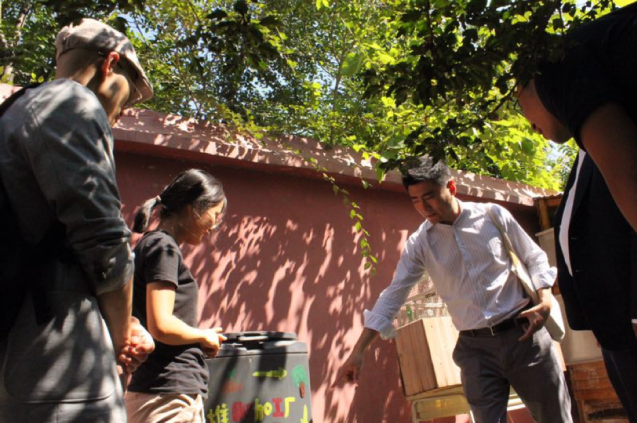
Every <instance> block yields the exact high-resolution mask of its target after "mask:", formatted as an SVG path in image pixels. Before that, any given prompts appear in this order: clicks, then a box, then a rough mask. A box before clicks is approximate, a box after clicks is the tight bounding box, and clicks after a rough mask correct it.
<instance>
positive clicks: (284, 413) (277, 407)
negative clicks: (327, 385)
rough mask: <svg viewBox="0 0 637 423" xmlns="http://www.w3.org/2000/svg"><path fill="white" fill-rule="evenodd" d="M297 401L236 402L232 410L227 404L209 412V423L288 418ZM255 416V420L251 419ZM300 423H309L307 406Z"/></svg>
mask: <svg viewBox="0 0 637 423" xmlns="http://www.w3.org/2000/svg"><path fill="white" fill-rule="evenodd" d="M295 401H296V398H294V397H287V398H272V401H270V402H268V401H266V402H263V403H262V402H261V401H259V399H256V400H254V404H253V403H243V402H241V401H236V402H234V403H232V406H231V408H228V405H227V404H219V405H217V406H216V407H214V408H211V409H209V410H208V414H207V416H206V417H207V418H208V423H230V422H243V421H255V422H261V421H263V420H265V419H266V417H272V418H288V417H290V408H291V404H292V403H294V402H295ZM251 415H252V416H254V418H253V419H252V418H250V417H251ZM300 423H308V410H307V405H306V404H304V405H303V417H302V418H301V419H300Z"/></svg>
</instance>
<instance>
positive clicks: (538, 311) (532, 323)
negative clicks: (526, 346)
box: [518, 288, 551, 341]
mask: <svg viewBox="0 0 637 423" xmlns="http://www.w3.org/2000/svg"><path fill="white" fill-rule="evenodd" d="M537 293H538V296H539V297H540V303H539V304H538V305H536V306H533V307H531V308H530V309H528V310H524V311H523V312H522V313H520V315H519V316H518V319H527V321H528V322H527V323H524V324H522V327H523V328H524V330H525V331H526V332H524V335H522V336H521V337H520V338H519V339H518V341H526V340H527V339H529V338H530V337H532V336H533V334H534V333H535V332H537V331H538V330H540V329H542V328H543V327H544V324H545V323H546V320H547V319H548V318H549V314H551V289H550V288H545V289H539V290H538V292H537Z"/></svg>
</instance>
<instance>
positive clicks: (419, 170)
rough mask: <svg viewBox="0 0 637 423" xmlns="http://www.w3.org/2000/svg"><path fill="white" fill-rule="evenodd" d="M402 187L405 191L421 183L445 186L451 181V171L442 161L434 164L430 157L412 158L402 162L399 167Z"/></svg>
mask: <svg viewBox="0 0 637 423" xmlns="http://www.w3.org/2000/svg"><path fill="white" fill-rule="evenodd" d="M401 172H402V174H403V185H404V186H405V189H406V188H408V187H409V186H410V185H416V184H419V183H421V182H429V181H431V182H435V183H436V184H438V185H440V186H445V185H446V184H447V182H449V180H450V179H451V171H450V170H449V167H447V165H446V164H445V162H443V161H442V160H440V161H438V162H437V163H434V159H432V158H431V157H430V156H422V157H414V158H411V159H409V160H407V161H405V162H404V164H403V165H402V166H401Z"/></svg>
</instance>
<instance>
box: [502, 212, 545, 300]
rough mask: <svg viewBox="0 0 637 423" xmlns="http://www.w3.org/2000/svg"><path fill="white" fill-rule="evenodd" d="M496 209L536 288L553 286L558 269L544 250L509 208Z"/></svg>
mask: <svg viewBox="0 0 637 423" xmlns="http://www.w3.org/2000/svg"><path fill="white" fill-rule="evenodd" d="M495 211H496V213H498V214H499V215H500V219H501V220H500V221H503V222H504V229H505V230H506V232H507V233H508V234H509V238H510V239H511V244H513V249H514V250H515V253H516V254H517V255H518V257H519V258H520V260H521V261H522V263H524V265H525V266H526V268H527V270H528V272H529V276H531V281H532V282H533V285H534V286H535V289H536V290H537V289H543V288H551V287H552V286H553V284H554V283H555V278H556V277H557V270H556V269H555V268H554V267H551V266H550V265H549V261H548V257H547V256H546V253H545V252H544V250H542V249H541V248H540V246H539V245H537V244H536V243H535V242H534V241H533V239H531V237H530V236H529V235H528V234H527V233H526V232H525V231H524V229H522V227H521V226H520V224H519V223H518V222H517V220H515V219H514V218H513V216H512V215H511V213H510V212H509V211H508V210H507V209H505V208H504V207H500V206H496V207H495Z"/></svg>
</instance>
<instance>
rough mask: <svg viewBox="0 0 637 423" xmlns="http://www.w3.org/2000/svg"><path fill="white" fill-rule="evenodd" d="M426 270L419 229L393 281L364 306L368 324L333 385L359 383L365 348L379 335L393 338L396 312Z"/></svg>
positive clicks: (408, 242) (410, 240)
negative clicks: (378, 295)
mask: <svg viewBox="0 0 637 423" xmlns="http://www.w3.org/2000/svg"><path fill="white" fill-rule="evenodd" d="M424 272H425V267H424V263H423V253H422V249H421V246H420V244H419V239H418V233H416V234H414V235H412V236H411V237H410V238H409V239H408V240H407V244H405V248H404V250H403V253H402V255H401V257H400V261H399V262H398V266H397V267H396V273H395V275H394V278H393V280H392V282H391V284H390V285H389V286H388V287H387V288H386V289H385V290H384V291H383V292H382V293H381V294H380V297H378V300H376V304H374V308H373V309H372V310H371V311H369V310H365V312H364V316H365V328H364V329H363V332H362V333H361V335H360V336H359V338H358V341H357V342H356V345H355V346H354V349H353V350H352V352H351V353H350V355H349V357H348V358H347V360H346V361H345V363H344V364H343V365H342V366H341V368H340V370H339V371H338V373H337V376H336V379H335V381H334V383H333V385H332V386H335V385H337V384H338V383H340V382H342V381H345V382H355V383H358V380H359V376H360V371H361V368H362V366H363V357H364V355H365V351H366V350H367V348H368V347H369V345H370V344H371V343H372V342H373V341H374V340H375V339H376V338H377V337H378V336H381V337H382V338H392V337H393V336H394V335H395V332H396V330H395V328H394V325H393V319H394V316H395V315H396V313H397V312H398V310H399V309H400V307H402V305H403V304H404V303H405V300H406V299H407V296H408V295H409V293H410V292H411V289H412V287H413V286H414V284H416V283H418V282H419V281H421V280H422V278H423V275H424Z"/></svg>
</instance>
